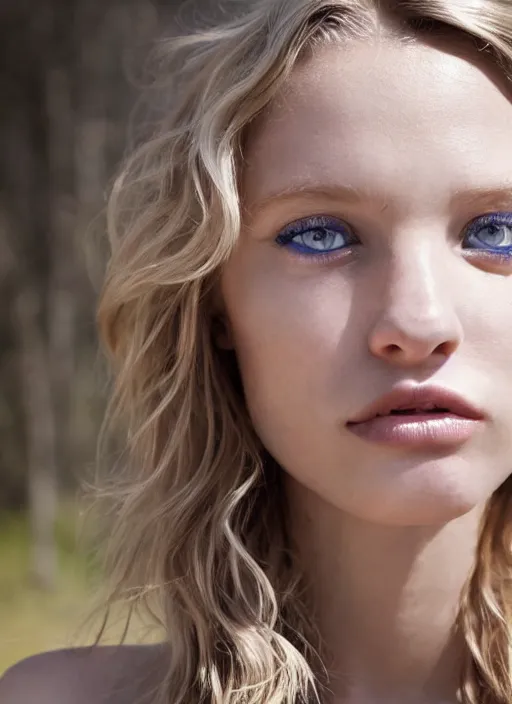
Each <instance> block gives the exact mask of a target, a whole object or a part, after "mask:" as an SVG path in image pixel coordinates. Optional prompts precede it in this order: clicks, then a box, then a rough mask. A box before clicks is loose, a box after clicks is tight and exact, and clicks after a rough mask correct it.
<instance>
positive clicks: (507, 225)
mask: <svg viewBox="0 0 512 704" xmlns="http://www.w3.org/2000/svg"><path fill="white" fill-rule="evenodd" d="M275 241H276V243H277V244H278V245H280V246H281V247H286V248H288V249H291V250H293V251H295V252H297V253H298V254H301V255H303V256H311V257H317V258H320V259H321V258H327V257H328V256H329V255H332V254H334V253H336V252H340V251H341V250H344V249H347V248H349V247H350V246H352V245H354V244H359V239H358V238H357V236H356V235H355V234H354V232H353V231H352V229H351V228H350V227H349V226H348V225H346V224H345V223H344V222H343V221H341V220H339V219H338V218H334V217H331V216H327V215H314V216H311V217H307V218H303V219H301V220H298V221H296V222H293V223H291V224H290V225H288V226H287V227H285V228H284V229H283V230H282V231H281V232H280V233H279V234H278V236H277V237H276V239H275ZM462 246H463V249H464V250H465V251H466V252H468V253H472V254H474V255H475V256H482V255H483V256H488V257H496V258H499V257H501V258H503V259H508V258H512V212H496V213H488V214H486V215H482V216H480V217H478V218H475V219H474V220H473V221H472V222H471V223H470V224H469V225H468V226H467V227H466V229H465V231H464V238H463V242H462Z"/></svg>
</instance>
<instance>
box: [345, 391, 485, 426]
mask: <svg viewBox="0 0 512 704" xmlns="http://www.w3.org/2000/svg"><path fill="white" fill-rule="evenodd" d="M408 408H411V409H416V410H425V411H428V410H434V409H436V408H442V409H445V410H447V411H448V412H449V413H452V414H454V415H457V416H461V417H462V418H470V419H474V420H482V419H483V417H484V413H483V412H482V411H481V410H480V409H478V408H476V407H475V406H474V405H472V404H471V403H470V402H469V401H466V399H464V398H463V397H462V396H459V395H458V394H457V393H455V392H454V391H450V390H449V389H443V388H441V387H435V386H412V387H408V388H403V387H402V388H396V389H393V390H392V391H391V392H390V393H388V394H386V395H385V396H381V397H380V398H379V399H377V401H375V402H374V403H372V404H370V405H369V406H367V407H366V408H364V409H363V410H362V411H361V413H359V414H358V415H357V416H355V417H354V418H352V419H350V420H349V423H364V422H365V421H368V420H371V419H372V418H376V417H377V416H385V415H388V414H389V413H391V411H393V410H405V409H408Z"/></svg>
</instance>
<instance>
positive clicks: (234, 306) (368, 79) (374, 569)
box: [222, 39, 512, 704]
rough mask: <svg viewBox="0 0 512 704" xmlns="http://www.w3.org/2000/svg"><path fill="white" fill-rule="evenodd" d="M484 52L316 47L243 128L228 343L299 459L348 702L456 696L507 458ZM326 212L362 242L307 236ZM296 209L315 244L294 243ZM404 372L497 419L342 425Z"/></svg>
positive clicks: (509, 381) (297, 475)
mask: <svg viewBox="0 0 512 704" xmlns="http://www.w3.org/2000/svg"><path fill="white" fill-rule="evenodd" d="M454 47H455V48H454ZM483 62H484V59H483V58H482V57H478V55H476V58H475V54H473V53H472V51H471V49H468V48H467V47H466V46H464V45H462V44H461V45H460V46H458V45H457V43H455V44H454V43H453V42H451V44H450V46H449V47H447V46H445V45H444V44H443V43H434V44H426V43H416V44H411V43H409V44H404V43H400V42H398V40H395V39H381V40H379V42H365V43H364V44H363V43H353V44H351V45H350V46H347V45H339V46H337V45H331V46H329V47H325V48H322V49H321V50H317V51H316V53H315V55H314V56H312V57H310V58H308V59H307V60H306V61H303V62H302V64H301V65H300V66H298V67H297V68H296V69H295V71H294V73H293V74H292V77H291V79H290V80H289V81H288V83H287V85H286V88H285V90H283V91H282V92H281V93H280V95H279V96H278V98H277V99H276V100H275V101H274V103H273V104H272V106H271V107H270V109H269V110H268V111H267V112H266V114H265V115H264V116H263V117H262V118H261V119H260V120H259V121H258V122H257V124H256V126H255V127H254V128H253V130H252V132H251V134H250V138H249V142H248V147H247V152H246V168H245V171H244V174H243V184H242V197H243V203H244V214H245V217H244V228H243V232H242V234H241V238H240V242H239V245H238V247H237V250H236V252H235V253H234V255H233V256H232V258H231V260H230V261H229V262H228V264H227V265H226V267H225V270H224V272H223V277H222V294H223V300H224V304H225V310H226V320H227V324H228V338H227V341H226V344H228V345H232V346H233V347H234V349H235V350H236V354H237V356H238V359H239V364H240V370H241V375H242V380H243V385H244V389H245V394H246V400H247V405H248V409H249V412H250V415H251V418H252V420H253V423H254V426H255V428H256V431H257V433H258V434H259V436H260V437H261V439H262V441H263V443H264V445H265V446H266V447H267V449H268V450H269V451H270V452H271V453H272V455H273V456H274V457H275V458H276V459H277V460H278V462H279V463H280V465H281V466H282V467H283V469H284V471H285V477H286V488H287V500H288V502H289V505H290V511H291V515H292V525H291V532H292V535H293V539H294V541H295V542H296V544H297V546H298V550H299V553H300V554H301V556H302V558H303V560H304V564H305V565H306V566H307V569H309V570H310V574H311V575H312V577H313V581H314V589H315V590H316V596H317V598H318V604H319V613H318V619H319V626H320V630H321V632H322V634H323V636H324V639H325V642H326V644H327V646H328V648H329V650H330V652H331V653H332V663H331V664H330V667H332V673H333V679H332V689H333V696H332V702H350V704H355V703H356V702H357V704H383V703H384V702H386V703H388V702H389V703H391V702H393V704H405V703H407V704H412V703H414V704H416V703H418V702H422V703H426V702H428V704H439V703H440V702H455V690H456V685H457V674H458V673H457V668H456V663H457V653H458V643H456V642H455V641H454V640H452V638H451V636H450V627H451V625H452V622H453V619H454V617H455V613H456V608H457V603H458V599H459V593H460V589H461V586H462V584H463V583H464V581H465V579H466V577H467V575H468V573H469V570H470V567H471V564H472V560H473V555H474V548H475V542H476V539H477V534H478V521H479V518H480V516H481V512H482V508H483V505H484V503H485V502H486V500H487V499H488V498H489V497H490V496H491V494H492V493H493V491H494V490H495V489H496V488H497V487H498V486H499V485H500V484H501V483H502V482H503V481H504V480H505V479H506V478H507V476H508V475H509V473H510V469H511V465H512V452H511V449H512V448H511V442H510V438H511V437H512V366H511V365H512V363H511V360H512V324H511V321H512V278H511V275H512V256H510V254H511V253H512V169H511V166H510V164H511V156H512V104H511V102H510V101H511V95H510V93H509V92H508V89H507V86H506V84H505V82H504V81H503V80H500V78H499V76H498V74H497V72H495V71H493V69H491V68H489V67H488V66H487V65H486V64H485V63H483ZM291 191H295V193H294V194H292V193H291ZM301 191H302V192H301ZM306 191H309V192H306ZM284 193H287V194H288V195H287V196H286V197H281V198H276V197H275V196H276V195H279V194H281V196H282V195H283V194H284ZM490 213H495V214H498V215H499V219H498V220H495V221H493V222H497V223H498V225H495V226H491V227H490V228H489V221H488V220H487V221H484V220H481V221H479V222H480V223H481V227H480V229H478V221H477V219H478V218H480V217H481V216H484V215H486V214H490ZM312 216H326V217H328V218H329V223H330V224H329V226H328V228H327V230H328V232H327V233H326V229H325V227H324V229H323V230H321V232H320V235H319V238H320V242H323V243H324V244H329V243H331V244H332V243H334V244H336V242H337V243H338V244H340V242H341V244H343V242H348V243H349V244H348V245H347V246H346V247H345V248H344V249H341V248H339V247H338V248H337V249H335V250H334V251H332V252H330V253H327V254H326V253H324V252H320V253H318V252H316V253H314V252H312V251H311V250H309V249H308V247H305V243H306V244H309V245H311V244H312V243H313V244H314V239H312V238H311V232H309V234H307V232H308V228H307V224H306V225H304V219H305V218H311V217H312ZM297 221H301V222H302V226H301V232H302V233H306V239H303V238H301V237H299V238H298V239H297V238H296V239H295V240H294V241H292V242H287V243H284V242H283V238H282V237H281V238H279V235H280V233H281V234H282V232H283V230H284V229H285V228H286V227H287V226H288V225H290V224H291V223H297ZM475 222H477V230H476V231H475V230H474V223H475ZM317 224H318V222H317ZM470 226H471V228H473V229H471V232H470V231H469V230H468V227H470ZM486 228H487V229H486ZM333 229H334V234H333V232H332V230H333ZM310 230H311V226H310ZM475 232H476V235H475ZM340 233H341V239H340ZM496 233H498V236H497V237H495V239H494V240H493V242H492V244H493V246H488V244H489V242H490V241H491V239H492V237H493V236H494V235H496ZM475 237H476V240H475ZM478 237H480V238H483V240H482V241H483V244H481V243H480V244H479V247H481V248H477V249H475V247H474V245H475V242H476V241H477V240H478ZM276 238H278V239H277V240H276ZM322 238H323V239H322ZM329 238H330V239H329ZM343 238H344V239H343ZM486 238H487V239H486ZM478 242H480V240H478ZM494 245H496V246H494ZM507 245H508V249H507ZM315 246H316V245H315ZM322 246H323V245H322ZM336 246H337V245H336ZM403 383H418V384H424V383H429V384H430V383H431V384H435V385H436V386H442V387H444V388H447V389H450V390H452V391H456V392H457V393H458V394H460V395H462V396H463V397H464V398H465V399H467V400H468V401H469V402H471V403H473V404H475V405H477V406H478V407H479V408H480V409H482V411H483V413H484V420H483V421H482V422H481V423H479V424H478V429H477V431H476V432H475V433H473V434H472V436H471V437H470V438H469V439H468V440H466V441H465V442H462V443H459V444H457V445H453V446H443V447H440V446H438V445H435V444H433V445H432V446H429V445H426V446H424V447H421V448H418V447H413V448H410V447H387V446H382V445H380V444H378V443H372V442H368V441H365V440H363V439H361V438H358V437H356V436H355V435H354V434H353V433H351V432H350V431H349V430H348V429H347V427H346V423H347V421H349V420H350V419H351V418H353V417H354V416H355V415H356V414H358V413H360V412H361V410H362V409H363V408H365V407H366V406H367V405H368V404H369V403H372V402H373V401H375V400H376V399H378V398H379V397H381V396H382V395H383V394H385V393H388V392H389V391H391V390H392V389H393V388H394V387H395V386H396V385H397V384H403ZM391 645H392V647H391ZM341 672H343V675H344V677H339V678H338V677H337V676H336V674H338V675H339V674H340V673H341Z"/></svg>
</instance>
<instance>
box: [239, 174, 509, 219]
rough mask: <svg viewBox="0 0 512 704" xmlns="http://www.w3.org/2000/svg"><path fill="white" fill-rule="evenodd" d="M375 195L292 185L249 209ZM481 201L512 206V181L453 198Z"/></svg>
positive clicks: (385, 201)
mask: <svg viewBox="0 0 512 704" xmlns="http://www.w3.org/2000/svg"><path fill="white" fill-rule="evenodd" d="M373 198H374V194H371V193H369V192H365V191H363V190H362V189H358V188H355V187H353V186H342V185H339V186H338V185H336V186H329V185H323V186H308V185H306V184H305V185H299V186H291V187H289V188H286V189H284V190H281V191H277V192H276V193H272V194H270V195H268V196H266V197H265V198H262V199H261V200H259V201H256V202H255V203H254V204H253V205H251V206H250V207H249V208H248V212H249V214H250V215H251V216H256V215H259V214H260V213H262V212H263V211H264V210H266V209H267V208H268V207H269V206H271V205H277V204H281V203H283V204H286V203H288V202H293V201H296V200H298V199H309V200H316V199H324V200H332V201H333V202H336V203H338V204H347V205H358V204H361V203H364V202H365V201H368V200H372V199H373ZM473 203H478V205H479V206H480V207H483V208H512V182H510V183H503V184H498V185H496V186H495V187H491V188H489V187H477V188H471V189H467V190H462V189H461V190H458V191H455V192H454V194H453V197H452V199H451V205H452V206H454V205H456V206H459V207H460V206H471V205H472V204H473ZM388 205H389V200H388V199H385V198H381V202H380V206H381V211H383V210H385V209H386V208H387V207H388Z"/></svg>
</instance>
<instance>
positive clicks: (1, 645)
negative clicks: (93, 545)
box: [0, 502, 148, 675]
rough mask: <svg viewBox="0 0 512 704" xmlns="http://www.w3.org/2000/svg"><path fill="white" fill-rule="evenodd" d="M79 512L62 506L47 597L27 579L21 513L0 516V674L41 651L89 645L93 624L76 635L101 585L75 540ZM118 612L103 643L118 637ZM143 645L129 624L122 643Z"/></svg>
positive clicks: (138, 629)
mask: <svg viewBox="0 0 512 704" xmlns="http://www.w3.org/2000/svg"><path fill="white" fill-rule="evenodd" d="M78 515H79V510H78V508H77V506H76V505H75V504H74V503H72V502H68V503H63V504H62V506H61V507H60V510H59V516H58V520H57V525H56V539H57V547H58V564H59V568H58V574H59V577H58V583H57V585H56V588H55V589H54V590H53V591H51V592H44V591H41V590H39V589H38V588H37V587H36V586H35V585H34V583H33V582H32V580H31V577H30V530H29V523H28V517H27V515H26V514H25V513H0V624H1V628H0V675H1V674H2V673H3V672H4V671H5V670H6V669H7V668H8V667H10V666H11V665H13V664H14V663H15V662H17V661H19V660H21V659H23V658H25V657H28V656H29V655H33V654H35V653H38V652H41V651H44V650H54V649H57V648H61V647H72V646H76V645H85V644H89V643H91V642H92V641H93V640H94V636H95V635H96V630H97V628H98V626H99V619H96V620H95V621H93V622H92V624H90V625H88V627H87V629H86V630H81V627H82V625H83V621H84V618H85V617H86V616H88V615H89V613H90V609H91V605H92V597H93V595H94V594H95V590H96V588H97V587H98V586H99V584H100V582H101V574H100V571H99V567H98V566H97V561H95V560H92V559H91V556H90V555H89V554H88V553H87V549H86V545H85V543H86V541H85V540H83V538H82V537H80V540H78V538H79V531H78V526H79V519H78ZM123 623H124V613H123V612H122V610H121V612H120V613H119V615H118V618H117V620H116V622H115V623H114V624H113V627H111V628H109V638H108V640H107V642H116V641H118V640H119V637H120V635H121V632H122V628H123ZM145 640H148V637H147V634H146V629H145V628H144V626H143V624H142V623H140V622H137V621H135V622H134V623H133V624H132V628H131V629H130V635H129V637H128V639H127V642H142V641H145Z"/></svg>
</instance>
